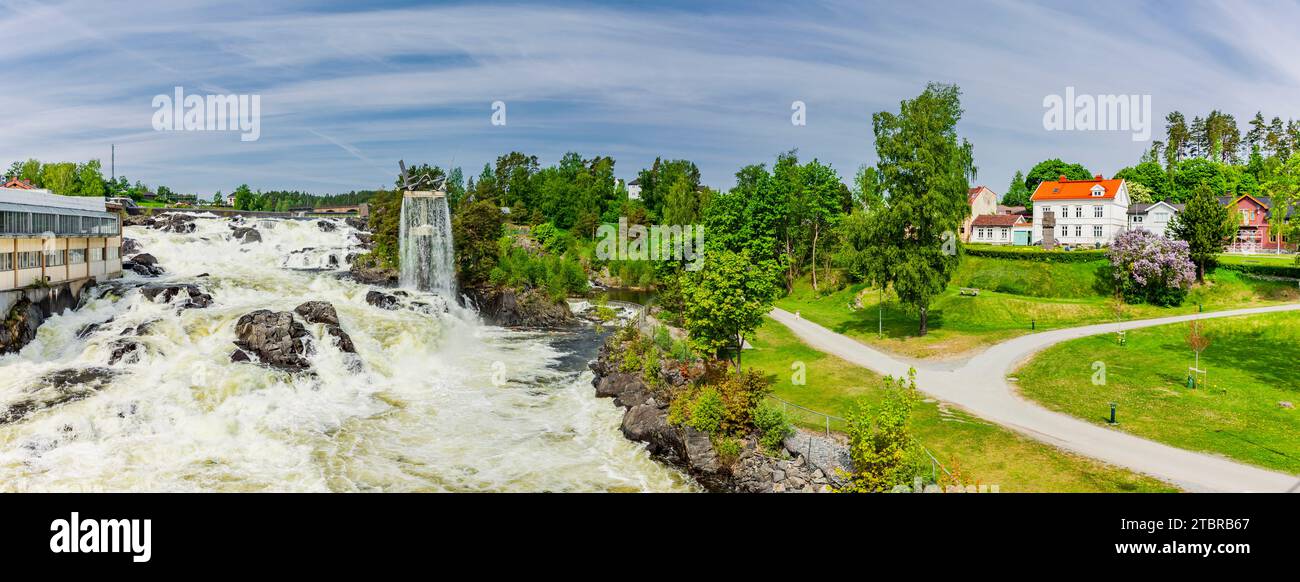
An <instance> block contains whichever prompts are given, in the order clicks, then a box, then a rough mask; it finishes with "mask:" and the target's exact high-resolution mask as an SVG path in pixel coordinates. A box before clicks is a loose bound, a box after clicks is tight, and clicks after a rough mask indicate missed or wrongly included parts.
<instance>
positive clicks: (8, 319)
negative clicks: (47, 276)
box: [0, 297, 45, 354]
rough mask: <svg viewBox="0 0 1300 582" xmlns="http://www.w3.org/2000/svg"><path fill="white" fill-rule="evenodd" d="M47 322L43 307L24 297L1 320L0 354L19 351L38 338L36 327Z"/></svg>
mask: <svg viewBox="0 0 1300 582" xmlns="http://www.w3.org/2000/svg"><path fill="white" fill-rule="evenodd" d="M42 323H45V314H44V313H42V312H41V308H40V307H39V306H38V305H36V304H34V303H32V302H31V301H30V300H28V299H27V297H23V298H21V299H19V300H18V301H17V302H15V303H14V305H13V307H11V308H9V313H8V314H6V315H5V318H4V320H2V321H0V354H10V353H17V352H18V351H21V350H22V349H23V346H26V345H27V344H29V343H31V342H32V340H34V339H36V329H37V328H39V327H40V326H41V324H42Z"/></svg>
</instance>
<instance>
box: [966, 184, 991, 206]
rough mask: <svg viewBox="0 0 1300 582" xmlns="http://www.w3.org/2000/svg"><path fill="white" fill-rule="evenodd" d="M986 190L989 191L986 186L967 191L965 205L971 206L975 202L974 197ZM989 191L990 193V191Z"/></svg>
mask: <svg viewBox="0 0 1300 582" xmlns="http://www.w3.org/2000/svg"><path fill="white" fill-rule="evenodd" d="M988 189H989V188H988V186H976V187H974V188H971V189H970V190H967V191H966V203H967V204H973V203H974V202H975V197H976V196H979V195H980V191H982V190H988ZM989 191H990V192H992V190H989Z"/></svg>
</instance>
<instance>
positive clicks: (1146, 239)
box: [1106, 230, 1196, 306]
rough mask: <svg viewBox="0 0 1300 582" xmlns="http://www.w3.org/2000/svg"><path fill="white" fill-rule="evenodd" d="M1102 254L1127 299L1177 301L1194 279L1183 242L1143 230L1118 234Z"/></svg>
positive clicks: (1131, 301)
mask: <svg viewBox="0 0 1300 582" xmlns="http://www.w3.org/2000/svg"><path fill="white" fill-rule="evenodd" d="M1106 256H1107V258H1109V259H1110V266H1111V274H1112V275H1113V276H1114V278H1115V285H1116V287H1117V288H1118V289H1119V291H1120V293H1121V294H1123V296H1124V300H1125V301H1128V302H1129V303H1142V302H1147V303H1151V304H1154V305H1165V306H1172V305H1179V304H1181V303H1182V302H1183V299H1185V298H1186V297H1187V290H1188V289H1189V288H1190V287H1191V286H1192V282H1193V281H1195V280H1196V266H1195V265H1193V264H1192V260H1191V255H1190V254H1189V253H1188V248H1187V243H1186V242H1184V241H1180V240H1179V241H1175V240H1169V239H1167V238H1165V237H1163V236H1160V235H1158V234H1155V233H1152V232H1148V231H1145V230H1134V231H1130V232H1126V233H1123V234H1121V235H1119V236H1118V237H1117V238H1116V239H1115V242H1114V243H1112V244H1111V245H1110V250H1108V251H1107V252H1106Z"/></svg>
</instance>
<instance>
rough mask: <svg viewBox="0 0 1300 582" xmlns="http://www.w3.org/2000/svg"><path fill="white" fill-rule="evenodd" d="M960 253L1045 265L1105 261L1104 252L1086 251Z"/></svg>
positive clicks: (975, 249)
mask: <svg viewBox="0 0 1300 582" xmlns="http://www.w3.org/2000/svg"><path fill="white" fill-rule="evenodd" d="M962 251H963V252H965V253H966V254H967V255H970V256H972V257H988V258H992V259H1009V260H1013V261H1041V262H1047V263H1089V262H1092V261H1104V260H1106V251H1104V250H1098V249H1086V250H1079V251H1063V250H1051V251H1045V250H1043V249H1042V247H996V248H991V247H979V246H970V245H967V246H964V247H962Z"/></svg>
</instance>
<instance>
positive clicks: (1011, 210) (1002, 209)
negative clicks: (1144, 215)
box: [998, 204, 1032, 214]
mask: <svg viewBox="0 0 1300 582" xmlns="http://www.w3.org/2000/svg"><path fill="white" fill-rule="evenodd" d="M998 214H1032V213H1031V212H1030V211H1029V209H1028V208H1025V207H1024V206H1007V205H1005V204H999V205H998Z"/></svg>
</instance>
